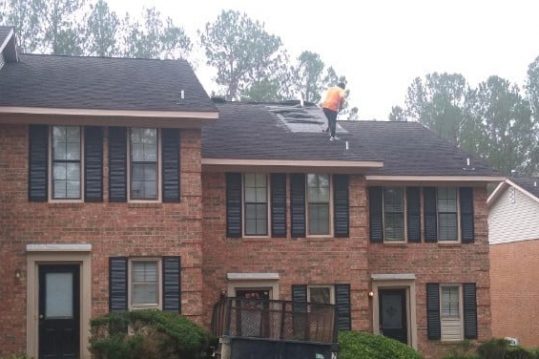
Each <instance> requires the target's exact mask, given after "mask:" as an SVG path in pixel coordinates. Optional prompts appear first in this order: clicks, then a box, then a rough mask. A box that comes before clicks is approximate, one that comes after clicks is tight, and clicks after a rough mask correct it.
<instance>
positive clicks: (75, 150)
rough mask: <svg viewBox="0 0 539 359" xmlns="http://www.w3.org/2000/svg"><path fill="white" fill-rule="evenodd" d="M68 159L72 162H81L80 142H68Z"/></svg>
mask: <svg viewBox="0 0 539 359" xmlns="http://www.w3.org/2000/svg"><path fill="white" fill-rule="evenodd" d="M66 148H67V154H66V157H67V158H66V159H67V160H70V161H77V160H80V142H68V143H67V144H66Z"/></svg>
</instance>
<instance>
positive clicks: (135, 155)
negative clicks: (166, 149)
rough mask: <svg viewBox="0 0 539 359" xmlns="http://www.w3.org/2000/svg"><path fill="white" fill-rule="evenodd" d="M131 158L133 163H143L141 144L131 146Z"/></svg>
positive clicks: (142, 147)
mask: <svg viewBox="0 0 539 359" xmlns="http://www.w3.org/2000/svg"><path fill="white" fill-rule="evenodd" d="M131 158H132V159H133V161H144V146H143V145H142V144H141V143H133V144H132V145H131Z"/></svg>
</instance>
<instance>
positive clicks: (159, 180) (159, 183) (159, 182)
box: [127, 127, 163, 203]
mask: <svg viewBox="0 0 539 359" xmlns="http://www.w3.org/2000/svg"><path fill="white" fill-rule="evenodd" d="M134 128H150V129H155V130H157V198H156V199H140V198H137V199H132V198H131V130H132V129H134ZM161 147H162V146H161V129H160V128H157V127H129V128H128V129H127V202H129V203H161V202H162V201H163V194H162V188H163V184H162V174H161V171H162V148H161Z"/></svg>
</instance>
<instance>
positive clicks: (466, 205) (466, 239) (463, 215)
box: [459, 187, 475, 243]
mask: <svg viewBox="0 0 539 359" xmlns="http://www.w3.org/2000/svg"><path fill="white" fill-rule="evenodd" d="M459 195H460V196H459V197H460V198H459V200H460V231H461V239H462V243H473V242H474V239H475V238H474V237H475V236H474V211H473V188H472V187H462V188H460V194H459Z"/></svg>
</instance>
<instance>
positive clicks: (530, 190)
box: [487, 177, 539, 207]
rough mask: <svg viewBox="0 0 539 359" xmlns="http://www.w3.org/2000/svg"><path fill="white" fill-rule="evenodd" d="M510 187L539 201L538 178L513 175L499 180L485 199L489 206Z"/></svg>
mask: <svg viewBox="0 0 539 359" xmlns="http://www.w3.org/2000/svg"><path fill="white" fill-rule="evenodd" d="M510 187H513V188H515V189H517V190H518V191H520V192H522V193H523V194H525V195H526V196H528V197H529V198H531V199H532V200H534V201H536V202H538V203H539V178H537V177H513V178H508V179H506V180H505V181H503V182H501V183H500V184H499V185H498V187H496V189H495V190H494V191H493V192H492V194H491V195H490V196H489V198H488V199H487V204H488V206H489V207H492V206H493V205H495V204H496V203H497V201H498V199H499V198H500V196H501V195H502V194H503V193H505V191H507V189H509V188H510Z"/></svg>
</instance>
